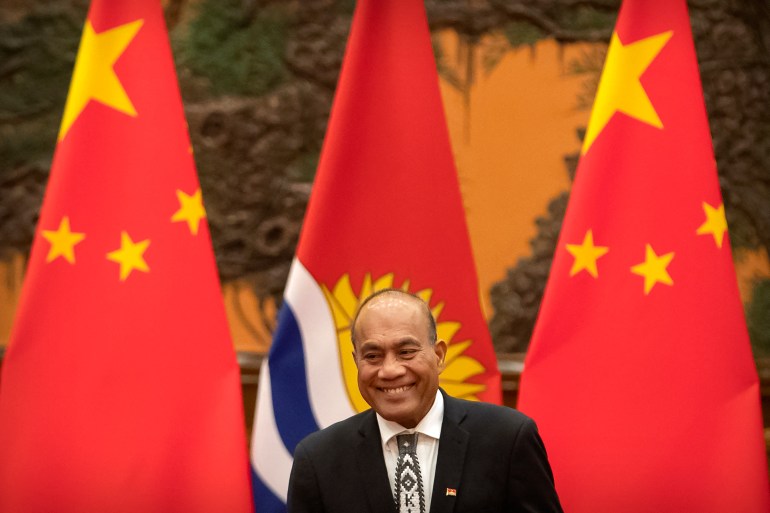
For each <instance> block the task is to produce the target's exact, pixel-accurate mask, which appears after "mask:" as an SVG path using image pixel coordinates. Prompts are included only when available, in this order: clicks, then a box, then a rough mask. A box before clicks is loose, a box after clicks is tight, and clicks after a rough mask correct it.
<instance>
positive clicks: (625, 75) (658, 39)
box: [581, 31, 673, 154]
mask: <svg viewBox="0 0 770 513" xmlns="http://www.w3.org/2000/svg"><path fill="white" fill-rule="evenodd" d="M672 35H673V31H669V32H664V33H662V34H657V35H655V36H651V37H648V38H645V39H641V40H639V41H636V42H635V43H630V44H627V45H624V44H623V43H622V42H621V41H620V38H619V37H618V34H617V32H613V33H612V40H611V41H610V47H609V50H608V51H607V61H606V62H605V64H604V71H602V77H601V79H600V80H599V88H598V89H597V91H596V100H595V101H594V107H593V110H592V111H591V118H590V119H589V121H588V130H587V131H586V135H585V139H584V140H583V149H582V150H581V154H585V153H586V152H587V151H588V149H589V148H590V147H591V145H592V144H593V143H594V140H595V139H596V137H597V136H598V135H599V133H601V131H602V130H603V129H604V127H605V126H607V123H609V121H610V119H611V118H612V116H613V115H614V114H615V113H616V112H622V113H624V114H626V115H628V116H631V117H632V118H635V119H638V120H639V121H642V122H644V123H647V124H650V125H652V126H654V127H656V128H663V123H662V122H661V121H660V118H659V117H658V113H657V112H656V111H655V107H653V105H652V102H651V101H650V98H649V96H647V92H646V91H645V90H644V87H642V83H641V82H640V78H641V76H642V74H643V73H644V72H645V71H646V70H647V68H648V67H649V66H650V64H651V63H652V61H653V60H655V57H657V56H658V54H659V53H660V51H661V50H662V49H663V47H664V46H665V44H666V42H668V40H669V39H670V38H671V36H672Z"/></svg>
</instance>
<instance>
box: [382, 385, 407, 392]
mask: <svg viewBox="0 0 770 513" xmlns="http://www.w3.org/2000/svg"><path fill="white" fill-rule="evenodd" d="M410 388H412V385H407V386H404V387H398V388H383V389H382V391H383V392H385V393H386V394H400V393H401V392H406V391H407V390H409V389H410Z"/></svg>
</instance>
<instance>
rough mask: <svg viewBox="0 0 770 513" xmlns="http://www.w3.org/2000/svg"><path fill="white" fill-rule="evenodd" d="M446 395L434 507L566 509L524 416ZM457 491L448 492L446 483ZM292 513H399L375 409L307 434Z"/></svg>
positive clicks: (293, 483) (298, 456)
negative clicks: (391, 487) (561, 502)
mask: <svg viewBox="0 0 770 513" xmlns="http://www.w3.org/2000/svg"><path fill="white" fill-rule="evenodd" d="M441 393H442V394H444V422H443V425H442V427H441V438H440V442H439V452H438V461H437V463H436V475H435V478H434V480H433V482H434V484H433V495H432V496H431V509H430V513H444V512H446V513H450V512H452V513H463V512H469V513H470V512H472V513H483V512H519V511H521V512H561V511H562V509H561V506H560V505H559V499H558V497H557V495H556V491H555V489H554V483H553V475H552V473H551V467H550V465H549V464H548V459H547V457H546V452H545V447H544V446H543V441H542V440H541V439H540V435H538V433H537V428H536V427H535V423H534V422H533V421H532V420H531V419H530V418H528V417H526V416H525V415H524V414H522V413H520V412H518V411H516V410H512V409H510V408H505V407H502V406H495V405H491V404H486V403H476V402H471V401H464V400H461V399H454V398H452V397H449V396H447V395H446V393H444V391H443V390H442V391H441ZM448 488H451V489H454V490H456V493H457V494H456V495H455V496H451V495H447V489H448ZM288 509H289V512H290V513H306V512H326V513H335V512H340V513H359V512H371V513H396V506H395V502H394V499H393V493H392V492H391V489H390V482H389V480H388V476H387V470H386V469H385V459H384V457H383V455H382V441H381V439H380V430H379V427H378V425H377V419H376V417H375V413H374V411H372V410H367V411H365V412H363V413H359V414H358V415H355V416H353V417H350V418H349V419H347V420H344V421H342V422H338V423H337V424H334V425H332V426H330V427H328V428H326V429H323V430H321V431H317V432H315V433H313V434H311V435H310V436H308V437H307V438H305V439H304V440H303V441H302V442H300V444H299V445H297V449H296V451H295V453H294V466H293V467H292V471H291V479H290V481H289V496H288Z"/></svg>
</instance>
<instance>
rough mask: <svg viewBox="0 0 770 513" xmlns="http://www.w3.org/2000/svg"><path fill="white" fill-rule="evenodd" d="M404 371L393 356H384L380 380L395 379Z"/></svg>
mask: <svg viewBox="0 0 770 513" xmlns="http://www.w3.org/2000/svg"><path fill="white" fill-rule="evenodd" d="M405 372H406V370H405V369H404V366H403V365H402V363H401V362H400V361H399V360H398V358H396V357H395V356H394V355H388V356H385V359H384V360H383V362H382V366H380V372H379V374H380V376H379V377H380V378H381V379H395V378H398V377H400V376H402V375H403V374H404V373H405Z"/></svg>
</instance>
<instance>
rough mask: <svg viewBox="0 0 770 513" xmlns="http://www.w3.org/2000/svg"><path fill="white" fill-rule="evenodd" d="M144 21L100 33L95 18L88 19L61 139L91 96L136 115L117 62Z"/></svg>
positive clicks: (67, 104)
mask: <svg viewBox="0 0 770 513" xmlns="http://www.w3.org/2000/svg"><path fill="white" fill-rule="evenodd" d="M142 23H143V20H136V21H133V22H131V23H126V24H125V25H120V26H118V27H115V28H113V29H110V30H105V31H104V32H100V33H98V34H97V33H96V31H95V30H94V27H93V25H91V21H90V20H86V25H85V27H84V28H83V40H82V41H81V43H80V49H78V56H77V59H76V60H75V69H74V71H73V72H72V84H71V85H70V91H69V94H68V95H67V103H66V104H65V105H64V117H63V118H62V122H61V128H60V129H59V140H60V141H61V140H62V139H64V136H65V135H67V132H68V131H69V129H70V127H71V126H72V124H73V123H74V122H75V120H76V119H77V117H78V116H79V115H80V113H81V112H83V109H85V108H86V105H88V102H90V101H91V100H96V101H98V102H100V103H102V104H104V105H106V106H108V107H112V108H113V109H115V110H118V111H120V112H123V113H124V114H128V115H129V116H136V109H134V105H133V104H132V103H131V99H130V98H129V97H128V94H126V90H125V89H123V84H121V82H120V79H119V78H118V76H117V74H115V70H114V69H113V66H114V65H115V62H116V61H117V60H118V59H119V58H120V56H121V55H122V54H123V52H124V51H125V50H126V48H127V47H128V45H129V44H130V43H131V41H132V40H133V39H134V36H136V33H137V32H139V29H140V28H141V27H142Z"/></svg>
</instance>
